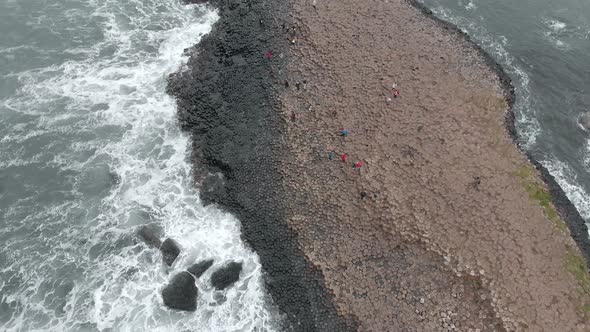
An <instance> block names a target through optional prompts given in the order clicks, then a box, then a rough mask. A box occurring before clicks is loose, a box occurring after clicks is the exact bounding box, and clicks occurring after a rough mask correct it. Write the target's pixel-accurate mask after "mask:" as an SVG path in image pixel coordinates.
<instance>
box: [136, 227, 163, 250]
mask: <svg viewBox="0 0 590 332" xmlns="http://www.w3.org/2000/svg"><path fill="white" fill-rule="evenodd" d="M137 235H139V237H140V238H142V239H143V240H144V241H145V243H147V245H148V246H150V247H154V248H160V246H161V245H162V241H161V240H160V237H159V236H158V232H157V231H156V230H155V229H154V227H152V226H149V225H146V226H142V227H141V228H140V229H139V231H138V232H137Z"/></svg>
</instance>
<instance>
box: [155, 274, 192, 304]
mask: <svg viewBox="0 0 590 332" xmlns="http://www.w3.org/2000/svg"><path fill="white" fill-rule="evenodd" d="M198 292H199V291H198V289H197V286H196V285H195V278H194V277H193V276H192V275H191V274H190V273H188V272H186V271H182V272H180V273H179V274H177V275H175V276H174V278H172V280H171V281H170V283H169V284H168V285H167V286H166V287H165V288H164V290H162V298H163V299H164V304H165V305H166V306H167V307H169V308H171V309H176V310H184V311H195V310H196V309H197V294H198Z"/></svg>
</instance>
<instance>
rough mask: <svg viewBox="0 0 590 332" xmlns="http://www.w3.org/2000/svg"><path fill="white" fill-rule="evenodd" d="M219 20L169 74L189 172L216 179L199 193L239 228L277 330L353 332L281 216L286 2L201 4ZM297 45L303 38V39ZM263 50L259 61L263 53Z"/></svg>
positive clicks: (288, 28) (290, 28)
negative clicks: (280, 324)
mask: <svg viewBox="0 0 590 332" xmlns="http://www.w3.org/2000/svg"><path fill="white" fill-rule="evenodd" d="M210 3H211V4H212V5H214V6H215V7H217V8H218V9H219V20H218V21H217V23H216V24H215V26H214V28H213V30H212V31H211V32H210V33H209V34H207V35H206V36H204V37H203V39H202V40H201V42H200V44H199V45H198V52H194V53H192V55H191V58H190V59H189V61H188V63H187V68H186V70H182V71H179V72H177V73H175V74H173V75H171V77H170V79H169V84H168V92H169V93H170V94H172V95H173V96H175V97H176V100H177V105H178V118H179V121H180V125H181V127H182V129H183V130H184V131H186V132H188V133H190V135H191V138H192V160H193V163H194V167H195V173H200V174H203V172H207V173H211V174H215V173H217V172H221V173H222V174H223V183H222V182H221V181H218V180H216V179H209V180H208V181H206V182H207V183H205V184H203V188H202V190H200V195H201V199H202V200H203V202H204V203H205V204H211V203H215V204H219V205H220V206H221V207H224V208H225V209H226V210H228V211H230V212H232V213H234V214H235V215H236V216H237V217H238V218H239V219H240V221H241V223H242V234H243V237H244V239H245V240H246V241H247V242H248V244H249V245H250V246H251V247H252V248H253V249H254V250H255V251H256V253H257V254H258V255H259V257H260V262H261V264H262V267H263V269H264V272H265V274H266V275H267V276H268V278H267V279H266V280H265V281H266V288H267V289H268V291H269V292H270V295H271V296H272V298H273V300H274V302H275V303H276V304H277V305H278V307H279V309H280V311H281V312H282V313H284V314H285V315H284V316H285V317H286V321H287V323H286V325H288V326H285V327H284V328H282V330H289V331H305V332H313V331H350V330H356V328H355V326H356V323H355V322H354V321H352V319H351V318H343V317H340V316H339V315H338V314H337V311H336V308H335V306H334V303H333V302H332V301H331V296H330V294H329V293H328V292H327V291H326V289H325V287H324V284H323V276H322V274H321V272H319V271H318V270H317V269H315V268H313V267H312V266H311V265H310V264H309V263H308V262H307V261H306V260H305V258H304V255H303V253H302V252H301V250H300V249H299V247H298V244H297V238H296V235H295V233H294V232H293V230H291V229H290V228H289V227H288V225H287V218H286V217H285V215H284V212H283V209H282V201H283V199H285V198H286V197H285V195H287V193H284V192H283V190H282V189H281V185H282V182H281V173H280V171H279V166H280V163H279V160H280V158H281V156H282V154H283V153H284V151H285V148H284V147H283V146H282V144H283V143H282V139H281V137H282V135H283V133H284V130H285V127H284V126H285V123H284V122H283V121H282V118H281V115H280V114H281V113H280V111H279V107H280V105H279V103H278V98H277V94H278V93H279V92H281V91H282V90H283V89H285V84H284V82H285V80H291V81H292V80H293V79H294V77H288V76H287V74H286V71H285V68H286V65H287V63H288V61H289V51H288V47H289V44H290V42H289V38H287V37H291V33H292V31H293V28H294V27H295V31H296V32H297V33H300V30H299V28H298V27H296V26H293V25H292V22H291V21H290V18H289V7H288V6H289V1H271V0H249V1H242V0H211V1H210ZM303 37H304V36H303ZM266 52H271V54H272V57H271V58H270V59H268V58H267V57H266V56H265V54H266Z"/></svg>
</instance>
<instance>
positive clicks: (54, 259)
mask: <svg viewBox="0 0 590 332" xmlns="http://www.w3.org/2000/svg"><path fill="white" fill-rule="evenodd" d="M60 4H61V3H60ZM61 5H63V6H66V4H61ZM69 5H71V4H69ZM56 6H59V5H58V4H56ZM78 6H79V8H72V9H70V10H63V11H59V10H56V11H55V12H54V13H53V14H54V15H62V14H63V15H69V16H68V18H67V20H66V21H68V23H71V24H73V25H79V26H81V27H83V26H87V25H95V26H97V27H99V28H100V29H98V30H99V31H100V34H98V35H97V36H96V40H90V41H89V42H84V40H85V38H86V37H85V36H83V35H81V36H79V38H80V40H82V42H80V43H78V44H76V45H73V46H72V45H70V46H68V47H65V48H64V49H63V50H61V51H60V52H61V53H60V54H61V56H62V57H63V58H64V59H66V60H65V61H61V62H60V61H59V59H54V61H53V64H52V65H50V66H46V67H40V68H30V69H28V70H24V71H21V72H15V73H9V74H7V76H6V77H9V76H10V77H16V78H17V79H18V82H19V89H18V91H17V93H16V95H14V96H11V97H9V98H7V99H5V100H3V103H2V104H1V105H3V106H2V107H3V111H5V112H6V113H5V114H7V116H10V118H8V119H9V120H10V119H12V120H11V121H14V124H15V125H14V126H9V128H7V129H6V130H5V131H4V132H2V135H1V136H0V140H1V142H2V144H3V146H4V147H3V151H2V152H3V154H4V155H5V156H9V158H7V159H6V158H5V159H3V160H2V161H0V162H1V163H2V164H1V166H2V167H4V168H5V169H6V170H7V172H11V173H10V174H11V175H10V177H15V178H17V177H19V176H22V174H25V173H24V172H25V171H27V172H29V173H30V174H37V175H35V176H38V178H36V177H35V176H32V177H31V178H30V179H26V181H24V185H22V187H18V186H15V187H14V188H15V189H14V190H13V192H12V193H11V194H10V195H8V196H0V204H4V205H7V206H8V208H7V209H6V212H4V217H5V218H6V220H7V224H6V225H2V226H5V228H4V230H5V233H4V235H0V240H3V243H5V246H4V248H3V249H2V250H3V251H0V264H1V265H0V267H2V269H1V270H0V290H2V295H1V298H0V299H1V302H0V308H1V309H3V310H4V309H6V310H5V311H4V312H5V314H4V313H3V314H0V329H2V330H4V331H20V330H36V329H46V330H55V331H58V330H60V331H63V330H75V331H79V330H110V329H112V330H118V331H183V330H195V329H197V330H199V331H269V330H273V326H274V325H273V324H274V322H275V318H274V316H273V315H271V313H270V309H271V307H270V304H269V300H268V299H266V297H265V291H264V289H263V282H262V272H261V269H260V263H259V261H258V257H257V256H256V254H255V253H254V252H252V251H251V250H250V249H249V248H247V247H246V246H245V245H244V243H243V242H242V240H241V239H240V224H239V221H238V220H236V219H235V218H234V217H233V216H231V215H228V214H226V213H222V212H220V211H219V210H217V209H216V208H214V207H208V208H205V207H203V206H202V205H201V203H200V202H199V200H198V195H197V193H196V192H195V191H194V189H193V187H192V183H191V164H190V162H189V160H190V158H189V155H190V150H189V148H190V142H189V139H188V137H187V136H186V135H184V134H183V133H182V132H181V131H180V129H179V127H178V124H177V123H176V108H175V101H174V100H173V99H172V98H171V97H170V96H168V95H166V94H165V87H166V77H167V75H169V74H170V73H172V72H174V71H175V70H177V69H178V68H179V66H181V65H182V63H183V61H185V60H186V59H185V58H183V56H182V53H183V50H184V49H185V48H187V47H190V46H192V45H193V44H195V43H196V42H197V41H198V38H199V37H200V36H202V35H203V34H205V33H207V32H208V31H209V30H210V29H211V26H212V24H213V22H214V21H215V20H216V19H217V15H216V13H215V12H213V11H210V10H206V9H204V8H200V7H191V6H184V5H182V3H181V1H177V0H157V1H156V0H143V1H140V0H126V1H119V0H117V1H115V0H90V1H89V2H88V3H79V4H78ZM50 13H52V12H49V13H44V14H43V15H41V16H39V18H38V20H37V21H36V23H35V24H38V25H40V26H41V27H42V26H43V25H44V24H49V23H47V22H49V21H52V22H55V19H54V18H51V17H49V16H48V15H50ZM45 20H47V21H45ZM88 22H90V23H88ZM62 28H63V29H66V28H67V26H64V27H62ZM82 30H83V29H82ZM92 31H94V30H92ZM66 32H67V33H75V31H72V30H71V29H69V28H67V31H66V30H64V31H59V29H58V28H55V29H54V30H53V33H55V34H60V33H66ZM81 33H86V32H84V31H83V32H81ZM14 50H15V52H16V51H18V50H19V48H14ZM4 52H11V51H10V49H7V50H5V51H4ZM80 55H83V56H80ZM0 175H1V174H0ZM19 188H20V189H19ZM19 195H20V196H19ZM147 223H150V224H156V225H158V226H159V227H161V228H162V230H163V233H164V234H166V236H168V237H172V238H174V239H175V240H176V241H177V242H179V244H180V245H181V247H182V252H181V256H180V257H179V258H178V259H177V260H176V262H175V263H174V265H173V267H172V268H171V269H169V270H168V269H166V268H164V267H163V265H162V263H161V257H160V254H159V253H158V251H157V250H154V249H149V248H147V246H146V245H145V244H143V243H141V242H139V241H138V240H137V238H136V236H135V234H134V233H135V231H136V230H137V228H138V227H140V226H141V225H145V224H147ZM209 258H212V259H214V260H215V264H214V266H213V267H212V268H211V269H210V270H209V271H207V272H206V273H205V274H204V275H203V276H202V277H201V278H200V280H199V281H198V282H197V285H198V286H199V292H200V293H199V299H198V309H197V311H196V312H195V313H182V312H176V311H172V310H168V309H167V308H165V307H164V306H163V302H162V299H161V296H160V291H161V288H162V287H163V286H164V285H165V284H166V283H167V282H168V280H170V278H171V277H172V276H173V275H174V274H175V273H178V272H179V271H181V270H183V269H186V268H187V267H188V266H190V265H191V264H193V263H195V262H198V261H200V260H203V259H209ZM228 261H240V262H243V271H242V274H241V277H240V280H239V282H238V283H237V284H235V285H234V286H233V287H231V288H230V289H228V290H227V291H226V292H225V293H222V292H219V291H215V290H214V289H213V288H212V287H211V285H210V283H209V281H208V280H209V277H210V274H211V272H212V271H213V270H215V269H216V268H218V267H220V266H221V265H223V264H224V263H226V262H228Z"/></svg>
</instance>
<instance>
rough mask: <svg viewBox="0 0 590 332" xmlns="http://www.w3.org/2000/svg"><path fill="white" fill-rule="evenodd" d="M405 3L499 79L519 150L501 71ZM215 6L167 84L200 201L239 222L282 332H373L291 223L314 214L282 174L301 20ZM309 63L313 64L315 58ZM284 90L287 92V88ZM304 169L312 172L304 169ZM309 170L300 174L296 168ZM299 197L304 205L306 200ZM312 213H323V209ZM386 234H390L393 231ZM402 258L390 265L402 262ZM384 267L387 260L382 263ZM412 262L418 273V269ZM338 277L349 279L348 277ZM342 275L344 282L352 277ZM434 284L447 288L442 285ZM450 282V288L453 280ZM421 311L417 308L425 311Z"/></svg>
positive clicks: (580, 237) (564, 206) (565, 211)
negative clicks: (293, 47)
mask: <svg viewBox="0 0 590 332" xmlns="http://www.w3.org/2000/svg"><path fill="white" fill-rule="evenodd" d="M407 2H408V3H409V4H410V5H412V6H414V7H416V8H418V9H419V10H420V11H421V12H422V13H423V14H425V15H426V16H427V17H428V18H429V19H433V20H435V21H436V22H437V24H438V25H439V26H441V27H442V29H443V30H449V31H451V32H453V33H456V34H459V35H460V36H461V38H463V39H464V40H466V41H467V44H469V45H470V46H471V47H472V48H473V49H475V50H476V53H478V54H479V55H480V57H482V58H483V59H484V60H485V62H486V64H487V66H488V67H489V68H490V70H492V71H493V72H495V73H496V75H497V76H498V80H499V83H500V86H501V88H502V93H503V95H504V99H505V100H506V103H507V106H508V111H507V112H506V114H505V119H504V125H505V128H506V130H507V131H508V132H509V134H510V136H511V139H512V141H513V143H514V144H516V145H518V141H517V136H516V131H515V127H514V114H513V113H512V104H513V102H514V89H513V87H512V85H511V83H510V78H509V77H508V76H507V74H506V73H505V72H504V71H503V69H502V68H501V66H500V65H499V64H497V63H496V62H495V61H494V60H493V59H492V58H491V57H490V56H489V55H487V53H485V51H483V50H482V49H481V48H480V47H479V46H477V45H476V44H475V43H473V42H472V41H471V40H470V38H469V36H467V35H466V34H465V33H463V32H461V31H460V30H459V29H457V27H455V26H454V25H452V24H449V23H448V22H445V21H442V20H439V19H438V18H436V17H434V16H433V15H432V12H431V11H430V10H429V9H427V8H426V7H425V6H424V5H422V4H421V3H419V2H417V1H416V0H407ZM314 3H315V2H314ZM310 4H311V3H310ZM310 4H307V5H308V6H309V5H310ZM211 5H213V6H215V7H216V8H218V9H219V13H220V20H219V21H218V23H217V24H216V26H215V27H214V29H213V31H212V32H211V33H210V34H209V35H208V36H205V37H204V38H203V40H202V42H201V43H200V44H199V45H198V46H196V47H195V48H194V49H193V50H189V51H190V52H191V54H192V55H191V59H190V60H189V63H188V66H187V67H188V69H187V70H183V71H181V72H179V73H177V74H175V75H173V76H172V77H171V80H170V84H169V92H170V93H171V94H172V95H174V96H175V97H176V98H177V100H178V106H179V120H180V123H181V125H182V127H183V129H184V130H185V131H187V132H189V133H191V135H192V139H193V162H194V165H195V179H196V182H197V183H200V185H201V186H202V187H201V190H200V192H201V198H202V200H203V201H204V202H205V203H207V204H210V203H215V204H219V205H220V206H222V207H225V208H226V209H227V210H228V211H230V212H232V213H233V214H235V215H236V216H237V217H238V218H239V219H240V221H241V222H242V225H243V237H244V239H245V240H246V241H247V243H249V244H250V245H251V246H252V248H253V249H254V250H255V251H256V252H257V254H258V255H259V256H260V260H261V263H262V266H263V268H264V270H265V272H266V277H267V279H266V287H267V290H268V291H269V293H270V295H271V296H272V299H273V300H274V302H275V304H277V305H278V307H279V309H280V311H281V312H282V313H284V314H285V316H286V320H285V321H286V326H284V327H282V329H284V330H293V331H348V330H357V329H359V327H361V329H363V328H362V327H363V326H364V329H367V326H366V325H364V324H366V318H365V323H364V324H363V322H362V319H360V320H359V317H358V316H357V315H356V314H355V313H354V312H351V311H350V310H349V309H344V308H346V307H347V305H346V304H343V302H342V301H343V300H342V299H343V298H342V296H341V295H338V294H334V292H335V290H338V288H342V287H344V288H348V287H349V285H348V286H347V285H339V286H338V287H335V286H334V285H335V284H330V282H327V281H326V272H327V271H329V273H334V270H333V269H331V268H327V267H326V265H325V264H324V261H323V258H320V257H316V255H317V252H316V251H315V250H313V251H310V250H308V249H306V248H312V247H314V245H317V243H316V244H313V241H312V242H309V243H307V244H306V241H307V240H306V239H305V237H306V236H305V234H306V232H308V231H307V230H305V229H303V230H302V228H306V227H312V226H308V225H306V224H305V223H300V222H292V219H293V217H294V213H296V214H297V213H298V210H306V209H310V211H314V207H312V206H310V205H308V203H307V202H306V200H310V199H312V198H311V196H313V195H311V194H310V195H309V196H308V194H302V192H304V191H306V190H308V189H307V188H301V189H298V186H299V185H301V183H298V182H297V181H298V179H297V177H298V176H299V175H301V177H303V176H305V175H306V174H300V173H298V171H299V170H296V169H293V168H291V169H290V168H289V167H297V165H298V164H297V163H296V162H295V163H293V161H291V164H290V166H288V167H286V166H285V165H286V164H285V162H284V161H282V160H285V159H289V158H291V155H296V154H297V153H296V152H295V151H294V150H293V149H292V148H291V147H289V143H290V142H292V141H293V140H292V139H289V138H288V137H289V134H288V132H289V131H290V130H292V129H290V126H291V125H292V124H291V121H290V119H289V114H290V113H287V114H286V115H285V111H284V109H285V107H286V106H285V105H287V104H288V100H287V101H285V99H281V98H280V96H281V95H285V94H289V93H292V91H293V90H294V87H293V84H294V82H293V77H295V76H297V75H298V76H297V77H301V78H303V77H305V76H304V75H302V73H297V72H296V71H295V70H292V69H291V70H287V67H288V65H289V63H292V62H293V61H294V59H292V58H291V57H290V52H289V50H288V49H289V47H290V44H291V42H292V38H291V37H296V38H295V39H297V38H301V39H304V37H303V36H302V34H303V32H302V31H303V30H301V25H302V23H301V21H300V18H298V17H296V18H295V19H294V17H293V13H292V12H291V8H290V6H291V5H292V4H289V3H287V2H286V1H285V2H281V1H276V2H272V1H263V0H259V1H250V2H247V3H244V2H242V1H239V0H215V1H211ZM293 27H295V30H293ZM305 33H309V31H305ZM306 42H308V40H307V41H306ZM300 55H301V54H300ZM306 55H307V56H310V54H309V53H306ZM308 60H309V59H308ZM285 81H287V82H290V84H291V85H290V86H288V85H287V84H285V83H284V82H285ZM297 90H299V87H297ZM288 98H291V97H288ZM281 110H283V111H281ZM281 112H283V114H281ZM289 112H290V111H289ZM292 114H295V113H292ZM306 116H307V115H306ZM313 116H314V117H315V116H316V115H313ZM303 127H305V125H302V129H303ZM314 153H315V152H314ZM528 157H529V159H530V162H531V163H532V164H533V165H534V166H535V168H536V169H537V170H538V171H539V174H540V175H541V178H542V179H543V180H544V182H545V184H546V186H547V188H548V189H549V191H550V193H551V199H552V203H553V205H554V206H555V208H556V210H557V212H558V213H559V215H560V216H561V217H562V218H563V220H565V221H566V223H567V226H568V228H569V230H570V232H571V234H572V237H573V238H574V240H575V242H576V243H577V245H578V247H579V248H580V250H581V251H582V253H583V255H584V257H585V258H586V260H587V261H588V260H589V258H590V242H589V240H588V236H587V228H586V225H585V223H584V221H583V219H582V218H581V217H580V215H579V213H578V212H577V210H576V209H575V208H574V206H573V205H572V204H571V202H570V201H569V200H568V199H567V197H566V196H565V193H564V192H563V190H562V189H561V188H560V187H559V185H557V183H556V182H555V180H554V179H553V177H552V176H551V175H550V174H549V173H548V172H547V171H546V170H545V169H544V168H543V167H542V165H540V164H539V163H538V162H536V161H535V160H533V159H532V158H530V156H528ZM314 158H315V157H314ZM304 163H305V164H307V161H306V162H304ZM318 163H319V161H318V160H315V161H314V162H313V165H315V166H311V167H317V166H318ZM287 164H288V163H287ZM294 165H295V166H294ZM310 165H311V164H310ZM304 167H306V166H305V165H303V164H301V167H299V168H300V169H302V168H304ZM294 177H295V179H294ZM285 183H287V185H285ZM293 183H296V184H297V185H293ZM362 192H364V191H362ZM301 195H303V196H301ZM361 195H362V194H361ZM365 195H366V193H365ZM301 197H306V198H305V199H303V200H302V199H301ZM312 204H313V203H312ZM354 204H357V203H354ZM294 205H295V206H294ZM315 208H316V209H319V210H320V211H321V209H322V207H321V205H320V206H316V207H315ZM304 214H305V213H302V215H304ZM308 217H309V216H308ZM306 218H307V217H306ZM318 227H320V226H318ZM380 227H384V229H388V227H389V226H380ZM324 232H325V231H324V230H322V231H321V232H320V233H322V234H324ZM315 235H317V234H315V233H314V236H315ZM326 240H328V239H326ZM357 241H360V240H357ZM384 241H386V242H391V243H392V245H393V247H392V248H391V251H395V250H397V251H400V249H399V248H400V247H399V246H400V243H401V246H402V249H401V251H400V253H403V254H401V255H402V257H410V256H412V255H422V256H424V257H426V258H427V259H428V260H430V261H431V262H432V266H431V267H429V268H434V269H435V270H437V271H439V270H440V272H437V273H440V275H448V274H447V273H448V272H444V271H443V270H445V269H446V268H445V267H443V266H444V264H443V263H442V261H441V262H438V259H439V258H437V257H435V256H436V255H435V256H432V257H430V256H431V253H429V252H430V250H431V249H427V250H426V251H423V248H422V245H417V244H413V242H412V241H409V242H408V240H407V239H406V240H403V239H401V240H400V239H397V240H392V239H389V240H384ZM419 242H420V241H419ZM404 248H405V249H404ZM317 250H321V249H317ZM320 256H321V254H320ZM402 257H397V258H392V259H397V260H400V259H402ZM428 257H430V258H428ZM388 259H389V258H385V257H384V258H382V260H384V261H387V260H388ZM404 259H405V258H404ZM416 262H417V261H416ZM416 262H414V264H418V265H419V264H420V263H416ZM339 264H341V263H339ZM339 264H336V265H339ZM359 266H360V265H359ZM434 266H436V267H434ZM342 268H343V269H345V270H346V267H342ZM345 270H343V272H345V273H348V274H349V275H350V273H349V272H347V271H345ZM408 271H411V270H408ZM433 278H434V279H433V280H437V282H442V281H441V279H440V277H433ZM447 278H451V277H450V275H448V277H447ZM451 279H452V278H451ZM476 279H477V280H478V281H477V283H480V282H482V281H481V280H480V279H479V277H478V278H476ZM461 280H463V279H457V280H456V281H451V284H452V285H454V286H452V287H464V289H465V293H467V294H471V295H473V296H475V297H477V296H484V297H488V299H489V297H490V294H489V293H488V292H482V293H480V290H479V288H478V287H480V286H476V287H475V288H470V287H472V286H473V285H472V283H473V281H470V280H468V279H465V280H467V281H461ZM465 282H467V283H466V284H465ZM462 289H463V288H462ZM348 291H352V290H348ZM400 291H401V290H400ZM410 291H415V290H412V289H410ZM338 292H339V290H338ZM471 295H470V296H471ZM408 296H409V295H408ZM466 296H467V295H466ZM404 299H406V295H404ZM451 300H452V299H451ZM423 301H424V299H420V302H421V303H424V302H423ZM451 302H452V301H451ZM449 303H450V302H449ZM486 303H487V302H486ZM486 303H481V306H482V307H481V309H478V310H482V311H480V314H481V313H482V312H484V311H485V310H488V309H487V308H491V306H492V305H491V303H487V304H486ZM389 305H391V303H390V304H389ZM479 305H480V304H478V306H479ZM351 308H352V307H351ZM404 308H405V307H404ZM404 308H395V310H398V309H399V315H401V314H402V313H403V312H404V310H405V309H404ZM367 310H371V309H368V308H367ZM391 310H394V309H391ZM416 310H419V309H416ZM417 312H418V311H417ZM445 319H446V318H445ZM449 319H450V318H449ZM487 324H489V325H487V326H497V327H498V329H499V330H501V329H502V328H500V327H499V326H500V325H495V324H498V323H497V321H495V320H490V321H489V322H488V323H487ZM422 326H427V325H422ZM449 326H450V324H449ZM494 329H495V328H494Z"/></svg>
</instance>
